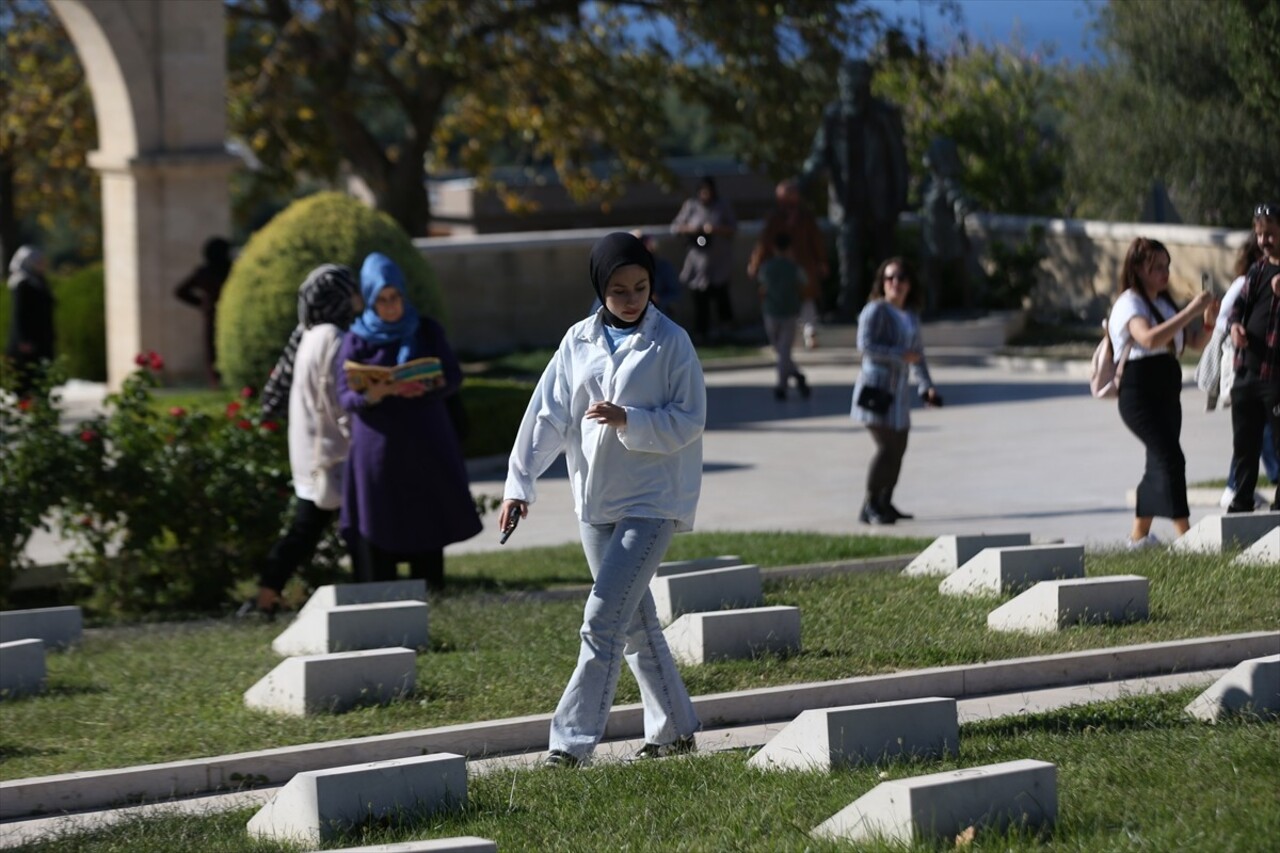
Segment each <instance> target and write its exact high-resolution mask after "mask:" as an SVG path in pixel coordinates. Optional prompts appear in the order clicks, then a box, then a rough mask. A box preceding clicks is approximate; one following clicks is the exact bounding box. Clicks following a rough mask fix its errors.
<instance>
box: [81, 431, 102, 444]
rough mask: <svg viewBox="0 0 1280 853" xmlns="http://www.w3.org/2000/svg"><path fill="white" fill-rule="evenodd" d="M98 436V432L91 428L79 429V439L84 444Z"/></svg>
mask: <svg viewBox="0 0 1280 853" xmlns="http://www.w3.org/2000/svg"><path fill="white" fill-rule="evenodd" d="M97 438H98V434H97V433H96V432H94V431H93V430H91V429H82V430H80V440H81V441H83V442H84V443H85V444H92V443H93V442H94V441H96V440H97Z"/></svg>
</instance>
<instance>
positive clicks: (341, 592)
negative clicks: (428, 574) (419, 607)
mask: <svg viewBox="0 0 1280 853" xmlns="http://www.w3.org/2000/svg"><path fill="white" fill-rule="evenodd" d="M426 600H427V582H426V581H424V580H422V579H421V578H419V579H416V580H404V581H377V582H375V583H331V584H326V585H324V586H322V587H319V588H317V589H316V591H315V592H313V593H311V597H310V598H308V599H307V603H306V604H304V605H302V609H301V610H299V611H298V616H299V617H301V616H302V615H303V614H304V613H307V612H308V611H311V610H332V609H333V608H335V607H347V606H349V605H352V604H377V603H379V602H383V601H426Z"/></svg>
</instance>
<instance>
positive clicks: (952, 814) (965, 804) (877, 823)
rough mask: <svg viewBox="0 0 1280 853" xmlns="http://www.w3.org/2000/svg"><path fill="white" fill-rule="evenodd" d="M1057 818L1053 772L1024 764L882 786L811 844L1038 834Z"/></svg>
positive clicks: (831, 821)
mask: <svg viewBox="0 0 1280 853" xmlns="http://www.w3.org/2000/svg"><path fill="white" fill-rule="evenodd" d="M1057 819H1058V768H1057V766H1056V765H1053V764H1050V763H1048V762H1045V761H1036V760H1033V759H1022V760H1020V761H1006V762H1003V763H1001V764H988V765H985V766H983V767H970V768H968V769H965V770H949V771H947V772H945V773H933V774H930V775H928V776H912V777H910V778H907V779H896V780H893V781H890V782H881V783H880V784H879V785H877V786H876V787H874V788H872V789H871V790H870V791H868V792H867V793H865V794H863V795H862V796H861V797H859V798H858V799H856V800H854V801H853V802H852V803H850V804H849V805H847V806H845V807H844V808H843V809H841V810H840V811H839V812H837V813H836V814H834V815H832V816H831V817H830V818H828V819H827V820H826V821H824V822H823V823H821V824H819V825H818V826H816V827H814V829H813V832H812V833H811V834H812V835H813V836H814V837H815V838H828V839H832V840H837V839H839V840H844V841H870V840H871V839H876V838H879V839H884V840H886V841H891V842H900V843H907V844H909V843H912V842H916V841H930V840H934V839H939V838H941V839H946V840H948V841H950V840H951V839H952V838H954V837H955V836H956V835H957V834H959V833H961V832H963V831H964V830H965V829H966V828H968V827H970V826H973V827H977V828H979V829H983V828H987V827H993V828H995V829H997V830H1001V831H1003V830H1004V829H1006V828H1008V827H1009V826H1011V825H1018V826H1027V827H1031V828H1039V827H1046V826H1052V825H1053V824H1054V823H1055V822H1056V821H1057Z"/></svg>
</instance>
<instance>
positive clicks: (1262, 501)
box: [1253, 492, 1271, 510]
mask: <svg viewBox="0 0 1280 853" xmlns="http://www.w3.org/2000/svg"><path fill="white" fill-rule="evenodd" d="M1270 506H1271V501H1269V500H1267V499H1266V498H1264V497H1263V496H1262V492H1254V493H1253V508H1254V510H1260V509H1267V508H1268V507H1270Z"/></svg>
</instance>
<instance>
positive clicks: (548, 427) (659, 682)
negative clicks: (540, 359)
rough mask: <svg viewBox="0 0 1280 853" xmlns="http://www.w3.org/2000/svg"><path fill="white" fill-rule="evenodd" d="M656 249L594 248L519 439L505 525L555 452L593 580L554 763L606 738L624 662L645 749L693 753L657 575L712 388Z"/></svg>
mask: <svg viewBox="0 0 1280 853" xmlns="http://www.w3.org/2000/svg"><path fill="white" fill-rule="evenodd" d="M653 270H654V266H653V256H652V255H651V254H649V250H648V249H646V248H645V247H644V244H642V243H641V242H640V241H639V240H637V239H636V238H635V237H634V236H632V235H631V234H625V233H621V232H618V233H614V234H609V235H608V236H606V237H604V238H602V239H601V240H600V241H599V242H597V243H596V245H595V247H594V248H593V249H592V250H591V283H592V286H593V287H594V288H595V291H596V295H597V296H598V297H599V298H600V301H601V303H602V307H601V308H600V309H599V310H598V311H597V312H596V313H594V314H592V315H591V316H589V317H588V318H587V319H585V320H583V321H581V322H579V323H577V324H576V325H574V326H572V327H571V328H570V329H569V331H568V332H567V333H566V334H565V336H564V339H563V340H562V341H561V342H560V346H559V349H557V350H556V354H555V356H554V357H552V359H551V363H550V364H549V365H548V366H547V369H546V370H545V371H544V372H543V374H542V379H541V380H540V381H539V382H538V386H537V388H536V389H535V390H534V392H533V398H532V399H531V400H530V401H529V408H528V409H527V410H526V412H525V415H524V420H523V422H522V423H521V424H520V430H519V433H518V434H517V435H516V443H515V447H514V448H512V450H511V460H510V465H509V468H508V473H507V482H506V488H505V490H504V495H505V499H504V500H503V502H502V514H501V518H500V523H501V525H502V526H503V529H504V530H505V529H507V528H508V526H509V524H510V523H511V522H512V520H513V518H515V517H516V516H519V517H524V516H526V515H528V512H529V505H530V504H531V503H533V501H534V498H535V491H534V481H535V480H536V479H537V478H538V476H539V475H541V474H542V473H543V472H544V471H546V470H547V467H548V466H549V465H551V463H552V462H553V461H554V460H555V458H556V457H557V456H559V455H560V453H561V452H563V453H564V454H565V457H566V461H567V462H568V467H569V479H570V482H571V483H572V486H573V498H574V506H575V508H576V510H577V514H578V519H579V529H580V532H581V534H582V549H583V551H584V552H585V553H586V558H587V566H588V567H589V568H590V570H591V575H592V577H593V578H594V583H593V584H592V587H591V594H590V595H589V596H588V598H587V604H586V610H585V614H584V616H583V622H582V630H581V636H582V644H581V648H580V651H579V654H578V664H577V667H576V669H575V670H574V672H573V676H572V677H571V678H570V680H569V684H568V686H567V687H566V688H565V691H564V695H563V697H562V698H561V699H560V705H559V707H558V708H556V712H555V716H554V717H553V718H552V721H551V743H550V748H551V749H550V752H549V753H548V755H547V757H546V762H545V763H546V764H547V765H549V766H552V767H576V766H578V765H580V764H583V763H585V762H586V761H587V760H588V759H589V758H590V756H591V753H592V752H593V751H594V750H595V747H596V744H598V743H599V742H600V738H601V736H603V734H604V727H605V722H606V721H607V719H608V717H609V706H610V705H612V704H613V695H614V690H615V688H616V687H617V683H618V676H619V673H620V672H621V668H622V661H623V659H624V658H625V659H626V662H627V664H628V665H629V666H630V667H631V671H632V673H633V674H634V675H635V678H636V681H637V682H638V683H639V685H640V695H641V697H642V698H643V700H644V728H645V741H646V743H645V746H644V747H643V748H642V749H641V750H640V752H639V753H638V755H637V758H650V757H658V756H665V755H673V754H678V753H684V752H692V751H694V750H695V749H696V744H695V741H694V732H696V731H697V730H698V728H699V723H698V717H697V715H696V714H695V713H694V710H693V703H692V702H691V701H690V700H689V693H688V691H687V690H686V689H685V686H684V682H683V681H682V680H681V678H680V673H679V671H678V670H677V669H676V665H675V662H674V661H673V660H672V657H671V651H670V649H669V648H668V647H667V642H666V639H665V638H664V637H663V635H662V626H661V625H660V624H659V622H658V614H657V610H656V608H655V606H654V602H653V596H652V595H650V593H649V581H650V580H651V579H652V578H653V575H654V572H655V571H656V570H657V568H658V563H660V562H661V561H662V557H663V555H664V554H665V553H666V550H667V546H668V545H669V544H670V543H671V538H672V536H674V535H675V533H676V531H678V530H689V529H691V528H692V526H693V517H694V512H695V510H696V509H697V506H698V496H699V493H700V492H701V489H702V430H703V427H704V425H705V422H706V413H707V400H706V389H705V388H704V386H703V381H702V365H701V364H700V363H699V361H698V354H697V352H696V351H694V348H693V344H692V343H690V341H689V335H688V334H686V333H685V331H684V329H682V328H680V326H678V325H677V324H676V323H675V322H674V321H672V320H671V319H669V318H668V317H667V316H666V315H664V314H663V313H662V312H661V311H655V310H650V306H649V294H650V292H651V288H652V282H653Z"/></svg>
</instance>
